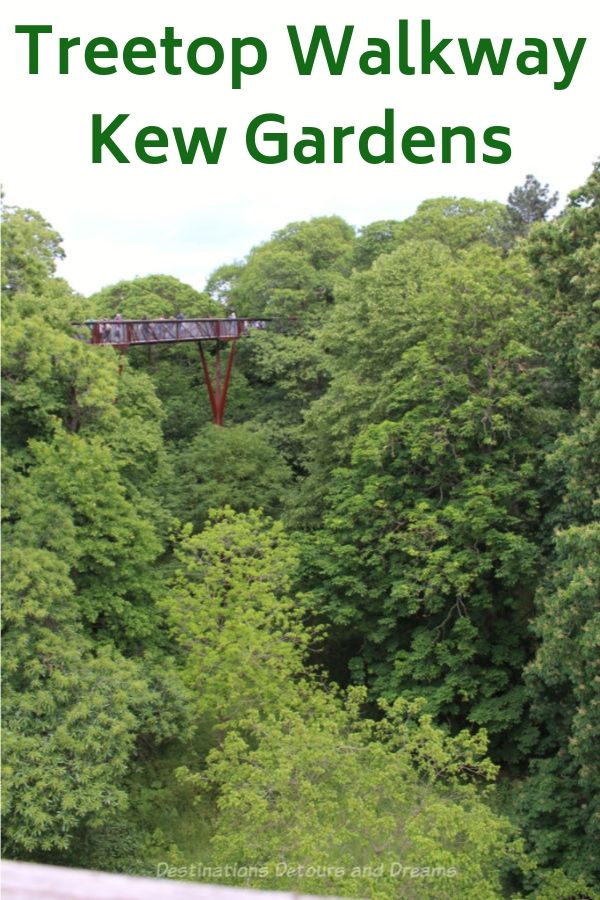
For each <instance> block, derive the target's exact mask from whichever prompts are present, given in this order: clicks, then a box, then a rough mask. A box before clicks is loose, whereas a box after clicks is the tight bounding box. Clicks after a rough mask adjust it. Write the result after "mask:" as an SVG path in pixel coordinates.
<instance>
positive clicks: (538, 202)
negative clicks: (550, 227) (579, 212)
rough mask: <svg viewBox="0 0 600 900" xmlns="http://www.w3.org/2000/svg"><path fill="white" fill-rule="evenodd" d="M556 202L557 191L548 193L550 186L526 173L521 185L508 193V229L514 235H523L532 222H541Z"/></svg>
mask: <svg viewBox="0 0 600 900" xmlns="http://www.w3.org/2000/svg"><path fill="white" fill-rule="evenodd" d="M557 203H558V193H557V192H555V193H553V194H551V193H550V186H549V185H547V184H545V185H543V186H542V185H541V184H540V182H539V181H538V180H537V178H534V176H533V175H528V176H527V177H526V179H525V183H524V184H523V185H518V186H517V187H516V188H514V189H513V190H512V191H511V192H510V194H509V195H508V203H507V206H508V213H509V223H510V229H511V231H512V233H513V236H514V237H524V236H525V235H526V234H527V231H528V230H529V228H530V226H531V225H533V224H534V222H543V221H544V219H546V218H547V216H548V213H549V212H550V210H551V209H553V207H555V206H556V204H557Z"/></svg>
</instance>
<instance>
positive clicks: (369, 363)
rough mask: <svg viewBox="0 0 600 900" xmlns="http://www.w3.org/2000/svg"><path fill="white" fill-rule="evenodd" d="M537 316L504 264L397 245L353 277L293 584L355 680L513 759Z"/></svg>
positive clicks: (526, 289) (535, 480)
mask: <svg viewBox="0 0 600 900" xmlns="http://www.w3.org/2000/svg"><path fill="white" fill-rule="evenodd" d="M421 246H422V245H421ZM536 308H537V307H536V301H535V298H534V297H533V296H532V292H531V289H530V278H529V274H528V271H527V268H526V266H525V265H524V263H523V260H522V259H520V258H518V257H514V258H511V259H508V260H503V259H502V258H501V257H500V255H499V254H498V253H497V252H495V251H493V250H491V249H489V248H485V247H484V246H479V247H476V248H473V249H472V250H470V251H468V252H467V253H464V254H461V255H459V256H458V258H456V259H454V258H453V256H452V255H451V254H450V251H448V250H447V249H446V248H444V247H441V246H439V245H436V244H431V245H430V246H429V252H428V253H426V254H425V253H423V252H422V250H421V249H420V247H418V246H417V245H416V244H407V245H405V246H404V247H402V248H400V249H399V250H397V251H396V252H395V253H393V254H389V255H387V256H384V257H381V258H380V259H379V260H378V262H377V263H376V264H375V265H374V267H373V268H372V269H371V270H369V271H368V272H365V273H363V274H360V275H356V276H355V277H354V278H353V279H352V281H351V283H350V285H349V289H348V294H347V296H346V298H345V300H344V302H343V303H341V302H340V303H339V304H338V306H337V308H336V312H335V314H334V316H333V317H332V319H331V321H330V324H329V326H328V327H327V328H326V329H325V330H324V336H323V341H324V342H326V346H328V347H329V348H330V351H331V355H332V358H331V367H332V370H333V377H332V382H331V387H330V389H329V391H328V393H327V394H326V396H325V397H324V398H323V399H322V400H320V401H317V402H316V403H315V404H313V406H312V407H311V410H310V412H309V416H308V422H309V425H310V427H311V433H313V434H314V439H313V444H314V464H313V473H312V478H313V481H314V483H315V487H314V495H317V494H320V496H321V497H322V498H323V499H322V500H321V508H322V524H321V525H318V523H316V525H315V531H314V535H313V536H311V535H309V536H308V537H307V538H305V539H304V545H305V547H306V550H305V561H306V562H305V565H306V574H307V577H308V578H309V582H308V583H309V584H310V585H311V587H313V589H314V592H315V598H316V602H315V609H318V610H319V612H320V613H322V614H323V613H324V614H325V615H326V616H327V617H328V618H329V619H330V620H331V621H333V623H334V624H335V625H336V626H337V633H341V634H342V635H343V639H344V640H345V641H348V637H349V636H350V637H352V639H353V642H354V646H355V648H356V649H357V650H358V652H356V650H355V654H354V659H352V660H351V661H350V671H351V673H352V674H353V676H354V678H355V679H356V680H358V681H365V682H366V683H368V684H369V685H370V686H371V687H372V690H373V692H374V696H380V695H382V694H383V695H385V696H387V697H394V696H397V695H398V694H399V693H401V694H403V695H404V696H415V695H416V696H419V695H422V696H426V697H428V698H429V700H430V703H431V709H432V710H434V711H435V712H436V713H438V714H440V715H443V716H444V718H445V719H446V720H448V719H449V720H450V721H453V722H455V723H457V724H459V723H461V722H462V723H464V722H465V721H470V722H474V723H477V724H479V725H484V726H486V727H487V728H489V730H490V733H491V734H494V735H496V734H498V735H502V736H504V737H505V736H507V735H509V734H510V738H509V741H508V744H505V745H504V747H502V748H500V747H498V745H496V748H495V749H496V752H499V751H501V752H502V754H503V755H507V756H509V757H510V756H513V757H514V755H515V750H516V749H517V748H518V747H521V748H522V749H525V748H526V746H527V743H528V742H529V741H530V740H531V739H532V737H533V735H532V733H531V731H530V730H529V729H528V727H527V724H526V721H525V718H524V716H525V707H524V704H525V692H524V687H523V684H522V682H521V679H520V672H521V670H522V667H523V665H524V663H525V661H526V660H527V654H528V643H529V637H528V635H527V630H526V627H525V623H526V621H527V618H528V617H529V615H530V614H531V609H532V606H531V603H532V596H533V590H534V586H535V577H536V573H537V566H538V564H539V549H538V547H537V546H536V540H535V539H536V535H537V532H538V529H539V524H540V518H539V508H540V503H541V502H542V486H541V473H540V471H539V469H540V466H541V453H540V449H539V448H540V446H543V444H544V437H545V434H546V433H547V432H548V431H549V430H551V429H552V427H553V426H554V425H555V422H556V415H555V413H554V411H553V410H552V408H551V407H550V406H549V404H548V399H547V397H546V396H545V380H546V377H547V376H546V369H545V366H544V360H543V358H542V357H541V356H540V354H539V353H538V352H537V351H536V350H535V349H534V348H533V347H532V346H531V343H530V337H531V333H530V332H531V320H532V317H533V316H534V315H535V313H536ZM350 322H352V323H353V327H354V332H355V336H356V340H355V341H353V342H352V343H345V342H344V341H343V338H342V335H343V334H344V332H345V331H346V330H347V329H348V328H349V325H350ZM334 634H335V632H334Z"/></svg>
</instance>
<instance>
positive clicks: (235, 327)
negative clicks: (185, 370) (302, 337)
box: [76, 316, 272, 350]
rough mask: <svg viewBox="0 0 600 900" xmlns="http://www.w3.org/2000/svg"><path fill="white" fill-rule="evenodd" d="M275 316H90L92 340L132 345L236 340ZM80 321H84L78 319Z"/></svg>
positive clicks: (125, 347) (117, 345) (260, 327)
mask: <svg viewBox="0 0 600 900" xmlns="http://www.w3.org/2000/svg"><path fill="white" fill-rule="evenodd" d="M270 321H272V320H271V319H269V318H267V319H237V318H233V317H232V318H229V319H215V318H213V319H195V318H194V319H186V318H176V319H164V318H161V319H148V318H143V319H123V318H120V317H118V316H117V317H115V318H114V319H88V320H87V321H86V322H85V323H83V324H85V325H86V326H87V327H88V328H89V329H90V340H89V342H90V343H91V344H110V345H111V346H113V347H117V348H118V349H125V350H126V349H128V348H129V347H131V346H132V345H138V344H142V345H143V344H169V343H178V342H180V341H235V340H237V339H238V338H240V337H244V336H245V335H247V334H248V333H249V332H250V331H251V330H252V329H263V328H266V327H267V323H268V322H270ZM76 324H80V323H76Z"/></svg>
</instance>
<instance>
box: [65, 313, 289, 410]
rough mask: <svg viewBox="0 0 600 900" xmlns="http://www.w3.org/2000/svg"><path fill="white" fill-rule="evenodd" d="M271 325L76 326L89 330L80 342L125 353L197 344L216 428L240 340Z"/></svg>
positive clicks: (98, 322)
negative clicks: (208, 348)
mask: <svg viewBox="0 0 600 900" xmlns="http://www.w3.org/2000/svg"><path fill="white" fill-rule="evenodd" d="M272 321H274V320H273V319H272V318H262V319H254V318H250V319H238V318H236V317H235V316H230V317H229V318H228V319H217V318H212V319H196V318H194V319H186V318H185V317H184V316H183V315H181V316H177V318H175V319H165V318H159V319H148V318H147V317H144V318H142V319H124V318H122V316H120V315H117V316H115V317H114V318H113V319H87V320H86V321H85V322H83V323H81V322H74V323H73V325H76V326H78V327H81V325H82V324H83V325H85V326H86V327H87V328H89V330H90V331H89V338H88V336H87V335H86V334H81V333H80V334H79V335H78V337H79V338H80V339H81V340H86V341H87V342H88V343H90V344H95V345H104V346H110V347H114V348H115V349H116V350H119V351H121V352H122V353H126V352H127V350H129V348H130V347H136V346H144V345H152V344H177V343H186V342H187V343H189V342H195V343H197V345H198V352H199V354H200V362H201V364H202V372H203V374H204V381H205V384H206V389H207V391H208V398H209V400H210V405H211V409H212V414H213V421H214V423H215V425H222V424H223V417H224V415H225V404H226V402H227V391H228V389H229V381H230V379H231V370H232V368H233V360H234V359H235V351H236V346H237V342H238V340H239V338H241V337H245V336H246V335H248V334H250V332H251V331H253V330H255V329H257V330H262V329H264V328H267V326H268V324H269V323H270V322H272ZM207 341H212V342H213V343H214V347H215V350H214V357H215V359H214V377H212V376H211V374H210V369H209V365H208V360H207V357H206V353H205V352H204V344H205V343H206V342H207ZM225 343H228V344H229V353H228V355H227V365H226V368H225V374H224V376H223V375H222V368H221V346H222V344H225Z"/></svg>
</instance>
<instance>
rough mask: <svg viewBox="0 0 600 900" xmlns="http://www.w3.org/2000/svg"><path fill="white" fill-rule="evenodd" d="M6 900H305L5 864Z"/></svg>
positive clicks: (245, 890)
mask: <svg viewBox="0 0 600 900" xmlns="http://www.w3.org/2000/svg"><path fill="white" fill-rule="evenodd" d="M2 897H3V898H5V900H82V898H85V900H302V898H301V896H300V894H286V893H282V892H279V891H261V890H250V889H249V888H230V887H221V886H219V885H210V884H194V883H192V882H189V881H188V882H184V881H176V880H175V879H158V878H138V877H132V876H131V875H109V874H107V873H105V872H90V871H88V870H85V869H65V868H62V867H60V866H40V865H35V864H32V863H21V862H5V861H3V863H2ZM329 900H333V898H331V897H330V898H329Z"/></svg>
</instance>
